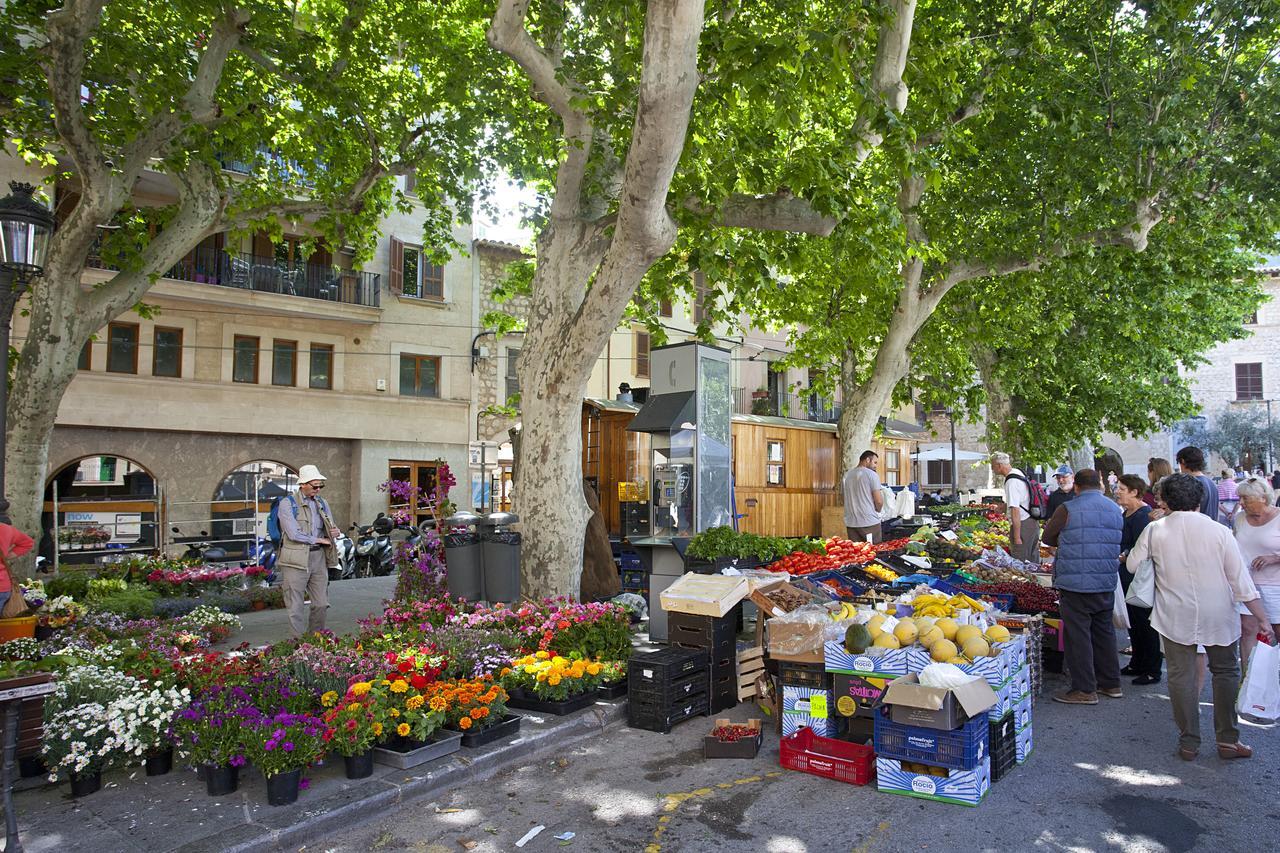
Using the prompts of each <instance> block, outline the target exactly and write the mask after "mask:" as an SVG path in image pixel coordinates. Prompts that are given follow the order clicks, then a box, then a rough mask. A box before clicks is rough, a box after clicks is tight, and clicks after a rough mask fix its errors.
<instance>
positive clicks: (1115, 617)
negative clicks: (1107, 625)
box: [1111, 575, 1130, 631]
mask: <svg viewBox="0 0 1280 853" xmlns="http://www.w3.org/2000/svg"><path fill="white" fill-rule="evenodd" d="M1111 602H1112V603H1111V624H1112V625H1115V626H1116V627H1117V628H1123V629H1125V630H1126V631H1128V630H1129V628H1130V625H1129V608H1127V607H1125V606H1124V586H1122V585H1121V583H1120V576H1119V575H1116V592H1115V595H1113V596H1111Z"/></svg>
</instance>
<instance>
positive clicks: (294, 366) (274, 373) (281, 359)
mask: <svg viewBox="0 0 1280 853" xmlns="http://www.w3.org/2000/svg"><path fill="white" fill-rule="evenodd" d="M271 384H272V385H284V386H287V387H289V388H292V387H293V386H294V385H297V384H298V342H297V341H275V342H273V343H272V345H271Z"/></svg>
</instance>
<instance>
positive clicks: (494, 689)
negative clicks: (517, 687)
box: [428, 678, 522, 747]
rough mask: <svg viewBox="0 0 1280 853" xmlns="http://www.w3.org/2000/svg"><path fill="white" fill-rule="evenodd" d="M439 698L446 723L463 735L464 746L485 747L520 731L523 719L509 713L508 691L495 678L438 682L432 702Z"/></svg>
mask: <svg viewBox="0 0 1280 853" xmlns="http://www.w3.org/2000/svg"><path fill="white" fill-rule="evenodd" d="M437 699H439V700H443V701H442V702H441V703H439V704H443V705H444V708H445V712H444V714H445V724H446V725H447V726H448V727H449V728H450V729H453V730H455V731H459V732H462V745H463V746H466V747H476V746H483V745H484V744H486V743H492V742H493V741H495V740H499V739H501V738H504V737H509V736H511V735H514V734H515V733H516V732H517V731H519V729H520V720H521V719H522V718H521V717H520V716H519V715H518V714H509V713H508V712H507V691H506V690H505V689H504V688H503V687H502V685H501V684H498V683H497V682H495V681H494V680H493V679H492V678H475V679H459V680H457V681H442V682H437V683H436V684H434V685H432V687H431V691H430V692H429V694H428V702H431V703H436V701H437Z"/></svg>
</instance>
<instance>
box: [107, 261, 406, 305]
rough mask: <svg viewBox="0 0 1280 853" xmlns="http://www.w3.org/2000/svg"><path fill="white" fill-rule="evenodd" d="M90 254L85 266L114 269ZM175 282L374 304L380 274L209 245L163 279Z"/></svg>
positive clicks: (179, 263) (347, 302) (377, 292)
mask: <svg viewBox="0 0 1280 853" xmlns="http://www.w3.org/2000/svg"><path fill="white" fill-rule="evenodd" d="M96 250H97V247H96V246H95V247H94V251H92V252H91V253H90V256H89V260H88V262H87V266H90V267H96V268H98V269H105V270H113V269H116V267H114V266H112V265H110V264H108V263H106V262H104V261H103V260H102V259H101V257H99V256H98V253H97V251H96ZM164 277H165V278H169V279H173V280H175V281H189V282H193V283H195V284H212V285H217V286H219V287H230V288H236V289H239V290H248V291H253V292H256V293H276V294H281V295H284V296H297V297H301V298H303V299H318V300H324V301H328V302H340V303H344V304H346V305H360V306H364V307H369V308H377V307H378V306H379V290H380V289H381V283H382V276H381V275H379V274H378V273H371V272H364V271H362V270H344V269H340V268H338V267H334V266H330V265H327V264H307V263H302V262H292V263H291V262H287V261H278V260H276V259H275V258H269V257H261V256H258V255H250V254H245V253H240V252H226V251H224V250H222V249H216V248H211V247H202V248H197V249H195V250H194V251H193V252H191V254H189V255H187V256H186V257H185V258H183V259H182V260H181V261H179V262H178V263H177V264H175V265H174V266H173V268H172V269H170V270H169V271H168V272H167V273H165V275H164Z"/></svg>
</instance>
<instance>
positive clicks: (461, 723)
mask: <svg viewBox="0 0 1280 853" xmlns="http://www.w3.org/2000/svg"><path fill="white" fill-rule="evenodd" d="M458 728H460V729H462V730H463V731H464V732H465V731H466V730H467V729H469V728H471V718H470V717H463V718H462V719H461V720H458Z"/></svg>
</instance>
